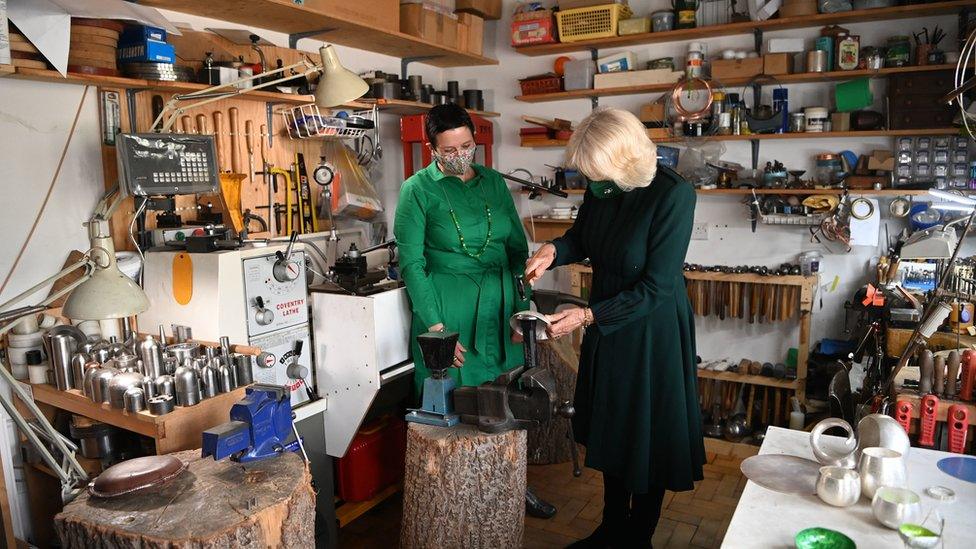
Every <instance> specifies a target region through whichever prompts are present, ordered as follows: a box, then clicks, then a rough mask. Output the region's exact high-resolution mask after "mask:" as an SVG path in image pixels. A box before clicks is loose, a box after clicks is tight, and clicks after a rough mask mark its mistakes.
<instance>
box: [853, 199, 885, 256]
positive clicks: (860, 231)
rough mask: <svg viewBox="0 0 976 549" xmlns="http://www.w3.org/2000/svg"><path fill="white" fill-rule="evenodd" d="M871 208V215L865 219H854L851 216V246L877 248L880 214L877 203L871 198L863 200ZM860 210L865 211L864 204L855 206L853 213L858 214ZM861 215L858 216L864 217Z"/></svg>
mask: <svg viewBox="0 0 976 549" xmlns="http://www.w3.org/2000/svg"><path fill="white" fill-rule="evenodd" d="M865 200H867V201H868V202H870V203H871V205H872V206H873V207H872V208H870V213H871V215H870V216H869V217H868V218H867V219H855V217H854V216H853V215H852V216H851V246H877V245H878V236H879V235H880V234H881V214H880V210H879V209H878V201H877V200H876V199H873V198H868V199H865ZM860 208H864V209H865V210H867V209H868V208H867V207H866V205H865V204H863V203H861V204H855V205H854V213H858V210H859V209H860ZM866 213H867V212H866V211H865V212H864V213H861V214H860V215H859V216H863V215H865V214H866Z"/></svg>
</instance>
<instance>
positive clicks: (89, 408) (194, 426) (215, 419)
mask: <svg viewBox="0 0 976 549" xmlns="http://www.w3.org/2000/svg"><path fill="white" fill-rule="evenodd" d="M244 390H245V387H240V388H238V389H235V390H234V391H232V392H230V393H224V394H220V395H217V396H215V397H213V398H208V399H206V400H203V401H201V402H200V403H199V404H197V405H196V406H185V407H184V406H177V407H176V408H174V409H173V411H172V412H170V413H168V414H165V415H161V416H154V415H152V414H150V413H149V412H148V411H142V412H138V413H135V414H133V413H129V412H127V411H124V410H117V409H115V408H112V407H110V406H109V405H108V404H103V403H96V402H92V400H91V399H89V398H88V397H86V396H85V395H83V394H81V392H79V391H78V390H76V389H69V390H67V391H59V390H58V389H57V388H55V387H53V386H51V385H47V384H38V385H31V391H32V392H33V394H34V401H35V402H37V403H39V404H46V405H49V406H53V407H55V408H60V409H62V410H67V411H69V412H71V413H73V414H78V415H82V416H85V417H87V418H90V419H94V420H96V421H101V422H102V423H107V424H109V425H113V426H115V427H118V428H120V429H124V430H126V431H132V432H134V433H138V434H140V435H143V436H147V437H150V438H153V439H155V442H156V452H157V453H158V454H166V453H169V452H175V451H177V450H190V449H193V448H199V447H200V441H201V439H200V433H201V432H202V431H203V430H204V429H208V428H210V427H213V426H214V425H219V424H221V423H225V422H226V421H227V420H228V418H229V417H230V416H229V415H228V414H229V413H230V408H231V406H233V405H234V404H235V403H236V402H238V401H239V400H241V399H242V398H244Z"/></svg>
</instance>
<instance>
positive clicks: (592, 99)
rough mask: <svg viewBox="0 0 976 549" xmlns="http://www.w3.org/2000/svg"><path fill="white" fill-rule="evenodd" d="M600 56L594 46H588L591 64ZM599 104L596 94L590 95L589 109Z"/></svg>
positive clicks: (595, 107)
mask: <svg viewBox="0 0 976 549" xmlns="http://www.w3.org/2000/svg"><path fill="white" fill-rule="evenodd" d="M599 58H600V54H599V51H598V50H597V49H596V48H590V59H592V60H593V64H594V65H596V61H597V59H599ZM599 106H600V98H599V97H598V96H596V95H594V96H592V97H590V109H591V110H596V109H597V108H598V107H599Z"/></svg>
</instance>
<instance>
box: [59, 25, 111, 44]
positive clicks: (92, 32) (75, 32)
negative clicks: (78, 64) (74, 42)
mask: <svg viewBox="0 0 976 549" xmlns="http://www.w3.org/2000/svg"><path fill="white" fill-rule="evenodd" d="M71 36H72V37H75V38H77V37H80V36H102V37H104V38H114V39H115V40H116V42H117V41H118V40H119V33H118V32H116V31H114V30H112V29H103V28H101V27H87V26H79V25H71Z"/></svg>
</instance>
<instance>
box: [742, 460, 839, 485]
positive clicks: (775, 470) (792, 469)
mask: <svg viewBox="0 0 976 549" xmlns="http://www.w3.org/2000/svg"><path fill="white" fill-rule="evenodd" d="M739 468H740V469H741V470H742V474H743V475H745V476H746V478H748V479H749V480H751V481H753V482H755V483H756V484H758V485H760V486H762V487H763V488H766V489H769V490H773V491H774V492H782V493H784V494H800V495H815V494H816V493H817V477H818V476H819V474H820V464H819V463H817V462H816V461H813V460H811V459H804V458H801V457H796V456H787V455H783V454H762V455H758V456H752V457H750V458H747V459H745V460H743V461H742V464H741V465H740V466H739Z"/></svg>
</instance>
